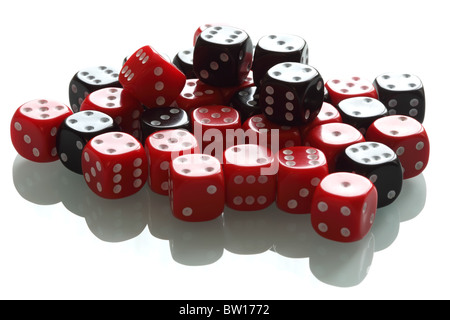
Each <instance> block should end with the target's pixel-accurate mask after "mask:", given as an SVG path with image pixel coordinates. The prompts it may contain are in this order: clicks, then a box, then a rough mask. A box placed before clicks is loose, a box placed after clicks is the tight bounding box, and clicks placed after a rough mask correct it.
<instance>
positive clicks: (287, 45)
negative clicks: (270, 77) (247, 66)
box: [252, 34, 309, 86]
mask: <svg viewBox="0 0 450 320" xmlns="http://www.w3.org/2000/svg"><path fill="white" fill-rule="evenodd" d="M308 56H309V49H308V45H307V43H306V41H305V40H304V39H302V38H301V37H299V36H296V35H291V34H271V35H267V36H264V37H262V38H261V39H260V40H259V41H258V44H257V45H256V47H255V54H254V59H253V66H252V70H253V75H254V81H255V84H256V85H258V86H259V85H260V82H261V80H262V78H263V77H264V75H265V74H266V72H267V71H268V70H269V69H270V68H272V67H273V66H274V65H276V64H279V63H282V62H300V63H303V64H308V60H309V59H308Z"/></svg>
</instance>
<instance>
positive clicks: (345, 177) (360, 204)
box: [311, 172, 378, 242]
mask: <svg viewBox="0 0 450 320" xmlns="http://www.w3.org/2000/svg"><path fill="white" fill-rule="evenodd" d="M377 199H378V195H377V189H376V188H375V186H374V185H373V183H372V182H370V180H369V179H367V178H366V177H363V176H361V175H358V174H354V173H347V172H337V173H332V174H330V175H328V176H326V177H325V178H324V179H323V180H322V182H321V183H320V184H319V186H318V187H317V188H316V191H315V192H314V196H313V200H312V205H311V223H312V226H313V228H314V230H316V232H317V233H318V234H320V235H321V236H323V237H325V238H327V239H331V240H335V241H339V242H353V241H358V240H361V239H362V238H364V236H365V235H367V234H368V233H369V231H370V229H371V228H372V225H373V222H374V220H375V214H376V210H377Z"/></svg>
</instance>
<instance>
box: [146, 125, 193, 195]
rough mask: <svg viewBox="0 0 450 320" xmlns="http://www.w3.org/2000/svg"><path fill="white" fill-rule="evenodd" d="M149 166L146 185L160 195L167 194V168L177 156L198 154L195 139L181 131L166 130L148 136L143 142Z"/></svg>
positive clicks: (188, 133)
mask: <svg viewBox="0 0 450 320" xmlns="http://www.w3.org/2000/svg"><path fill="white" fill-rule="evenodd" d="M145 150H146V153H147V160H148V164H149V179H148V184H149V186H150V189H151V190H152V191H154V192H156V193H158V194H161V195H168V194H169V173H168V170H169V166H170V162H171V161H172V160H173V159H175V158H176V157H178V156H181V155H187V154H194V153H200V149H199V146H198V142H197V139H195V137H194V136H193V135H192V134H191V133H190V132H187V131H186V130H183V129H167V130H161V131H157V132H155V133H153V134H150V135H149V136H148V137H147V139H146V140H145Z"/></svg>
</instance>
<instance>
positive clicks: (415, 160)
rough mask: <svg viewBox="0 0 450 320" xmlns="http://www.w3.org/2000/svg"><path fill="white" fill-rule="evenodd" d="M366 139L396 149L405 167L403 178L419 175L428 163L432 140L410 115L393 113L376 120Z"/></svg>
mask: <svg viewBox="0 0 450 320" xmlns="http://www.w3.org/2000/svg"><path fill="white" fill-rule="evenodd" d="M366 137H367V138H366V139H367V140H370V141H376V142H380V143H383V144H385V145H387V146H388V147H390V148H391V149H392V150H394V151H395V152H396V154H397V156H398V158H399V159H400V162H401V164H402V168H403V179H410V178H413V177H416V176H418V175H419V174H420V173H422V172H423V170H425V168H426V166H427V165H428V160H429V156H430V141H429V139H428V135H427V132H426V130H425V128H424V127H423V125H422V124H421V123H420V122H419V121H417V120H415V119H414V118H411V117H409V116H401V115H391V116H387V117H383V118H380V119H378V120H376V121H375V122H374V123H373V124H372V125H371V126H370V127H369V129H368V130H367V133H366Z"/></svg>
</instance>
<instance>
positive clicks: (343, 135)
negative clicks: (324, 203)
mask: <svg viewBox="0 0 450 320" xmlns="http://www.w3.org/2000/svg"><path fill="white" fill-rule="evenodd" d="M364 141H366V140H365V139H364V137H363V135H362V134H361V132H359V131H358V130H357V129H355V127H352V126H351V125H348V124H346V123H338V122H335V123H326V124H322V125H319V126H317V127H314V128H312V129H311V130H310V131H309V132H308V134H307V136H306V138H305V145H307V146H312V147H315V148H318V149H320V150H322V151H323V152H324V153H325V156H326V158H327V163H328V170H329V172H334V169H335V165H336V157H337V156H338V155H339V154H340V153H341V152H343V151H344V150H345V148H347V147H348V146H350V145H352V144H355V143H358V142H364Z"/></svg>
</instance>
